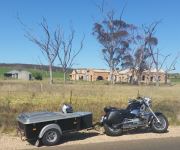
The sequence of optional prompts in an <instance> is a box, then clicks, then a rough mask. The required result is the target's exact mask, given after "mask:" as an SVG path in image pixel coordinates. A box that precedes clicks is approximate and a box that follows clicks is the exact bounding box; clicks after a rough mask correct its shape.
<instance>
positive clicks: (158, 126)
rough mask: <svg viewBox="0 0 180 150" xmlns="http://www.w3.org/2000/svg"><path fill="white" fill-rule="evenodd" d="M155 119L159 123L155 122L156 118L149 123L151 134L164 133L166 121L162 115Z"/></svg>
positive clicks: (166, 125)
mask: <svg viewBox="0 0 180 150" xmlns="http://www.w3.org/2000/svg"><path fill="white" fill-rule="evenodd" d="M157 118H158V119H159V121H160V122H158V121H157V119H156V118H153V120H152V123H151V128H152V130H153V132H156V133H164V132H167V128H168V125H169V123H168V120H167V118H166V117H165V116H164V115H162V114H161V115H158V116H157Z"/></svg>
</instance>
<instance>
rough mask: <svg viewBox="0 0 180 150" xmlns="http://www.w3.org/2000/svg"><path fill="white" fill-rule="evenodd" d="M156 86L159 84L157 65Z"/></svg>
mask: <svg viewBox="0 0 180 150" xmlns="http://www.w3.org/2000/svg"><path fill="white" fill-rule="evenodd" d="M156 86H157V87H158V86H159V69H158V67H157V68H156Z"/></svg>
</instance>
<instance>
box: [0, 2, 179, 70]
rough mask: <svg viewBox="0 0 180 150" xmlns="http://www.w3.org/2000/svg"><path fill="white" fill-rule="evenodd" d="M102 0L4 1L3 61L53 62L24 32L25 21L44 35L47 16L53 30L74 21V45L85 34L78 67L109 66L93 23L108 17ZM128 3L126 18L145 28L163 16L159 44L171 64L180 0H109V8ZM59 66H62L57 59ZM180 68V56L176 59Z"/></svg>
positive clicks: (0, 18)
mask: <svg viewBox="0 0 180 150" xmlns="http://www.w3.org/2000/svg"><path fill="white" fill-rule="evenodd" d="M101 1H102V0H0V63H27V64H41V63H43V64H47V61H46V59H45V58H44V56H43V55H42V53H41V51H40V49H39V47H38V46H36V45H35V44H34V43H32V42H30V41H29V40H28V39H27V38H26V37H25V36H24V30H23V28H22V25H21V24H20V23H19V22H18V20H17V15H18V16H20V18H21V20H23V23H24V24H26V25H27V26H28V27H30V28H32V32H33V34H35V35H37V36H39V37H42V36H43V34H42V32H41V28H40V27H39V23H40V22H41V20H42V18H43V17H45V18H46V20H47V22H48V25H49V27H50V29H51V30H53V29H54V28H55V27H57V25H59V26H60V27H61V28H62V29H63V30H64V32H65V34H66V35H68V33H69V29H70V27H71V26H73V28H74V29H75V40H74V48H75V49H78V48H79V46H80V41H81V39H82V37H83V34H85V41H84V47H83V49H82V51H81V53H80V54H79V55H78V57H77V58H76V59H75V65H74V66H73V67H74V68H107V65H106V64H105V62H104V60H103V59H102V53H101V48H102V46H101V45H100V44H99V43H98V41H97V40H96V38H95V37H94V36H93V35H92V29H93V24H94V23H95V22H97V21H99V20H101V19H102V17H101V15H100V13H99V10H98V9H97V7H96V4H98V3H99V4H100V3H101ZM124 6H126V7H125V10H124V13H123V19H124V20H125V21H126V22H128V23H131V24H134V25H136V26H138V27H141V26H142V24H145V25H149V24H151V23H152V22H154V21H159V20H161V23H160V24H159V25H158V27H157V31H156V37H157V38H158V40H159V44H158V49H160V51H161V53H162V54H164V55H167V54H171V56H170V57H169V59H168V60H167V63H166V64H167V65H168V64H170V63H171V62H172V60H173V58H174V57H175V56H176V55H177V54H178V52H180V1H179V0H106V2H105V10H110V9H114V10H115V11H116V15H117V16H119V15H120V12H121V10H122V8H123V7H124ZM54 64H55V65H59V63H58V61H55V63H54ZM176 72H180V61H178V63H177V64H176Z"/></svg>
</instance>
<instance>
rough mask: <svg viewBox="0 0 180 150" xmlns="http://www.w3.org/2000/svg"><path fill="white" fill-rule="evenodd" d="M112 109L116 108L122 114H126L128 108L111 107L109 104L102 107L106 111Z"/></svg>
mask: <svg viewBox="0 0 180 150" xmlns="http://www.w3.org/2000/svg"><path fill="white" fill-rule="evenodd" d="M113 110H117V111H119V112H120V113H122V114H128V113H129V110H127V109H119V108H116V107H111V106H108V107H105V108H104V111H105V112H106V113H107V112H109V111H113Z"/></svg>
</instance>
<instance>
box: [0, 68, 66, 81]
mask: <svg viewBox="0 0 180 150" xmlns="http://www.w3.org/2000/svg"><path fill="white" fill-rule="evenodd" d="M11 70H18V69H16V68H12V67H0V79H4V73H6V72H8V71H11ZM22 70H26V71H29V72H31V73H32V74H33V73H35V72H40V73H41V74H42V77H43V79H46V78H49V71H45V70H40V69H22ZM67 76H68V75H67ZM53 77H54V78H59V79H63V72H62V71H53Z"/></svg>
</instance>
